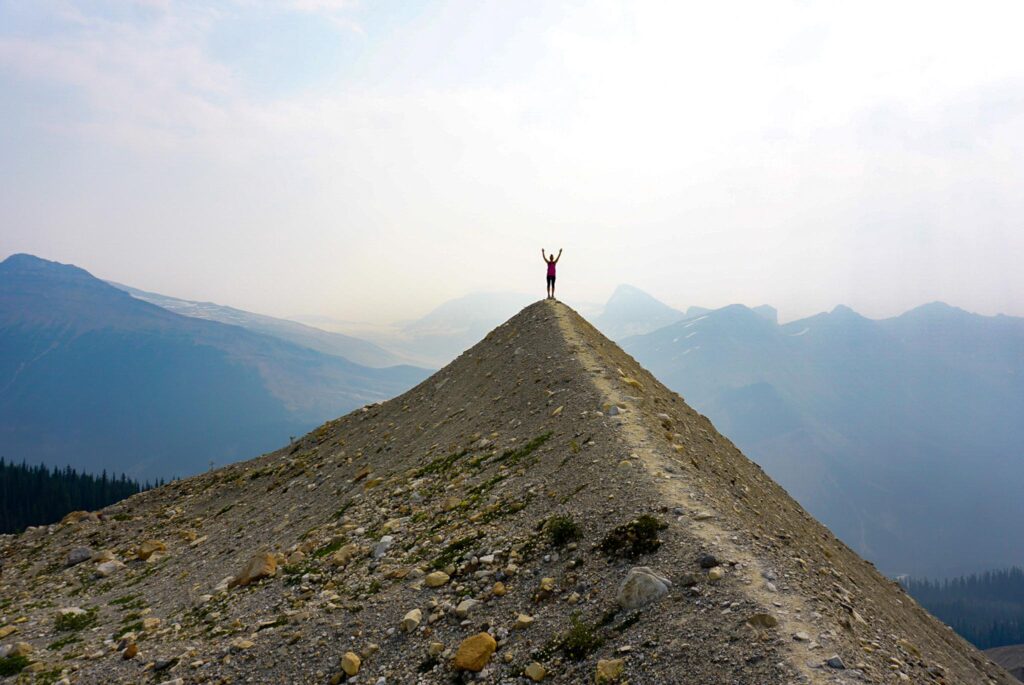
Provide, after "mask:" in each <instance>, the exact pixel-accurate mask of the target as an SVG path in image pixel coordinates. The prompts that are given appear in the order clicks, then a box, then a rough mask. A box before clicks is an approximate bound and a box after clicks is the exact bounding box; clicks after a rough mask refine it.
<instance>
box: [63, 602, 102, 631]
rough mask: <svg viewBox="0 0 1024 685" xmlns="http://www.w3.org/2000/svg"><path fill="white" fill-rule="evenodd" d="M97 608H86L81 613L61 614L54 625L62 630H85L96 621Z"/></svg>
mask: <svg viewBox="0 0 1024 685" xmlns="http://www.w3.org/2000/svg"><path fill="white" fill-rule="evenodd" d="M96 613H97V612H96V608H95V607H93V608H91V609H86V610H85V612H83V613H81V614H60V615H59V616H57V621H56V623H55V624H54V627H55V628H56V629H57V630H58V631H60V632H70V631H79V630H84V629H86V628H88V627H90V626H92V625H93V624H95V623H96V620H97V616H96Z"/></svg>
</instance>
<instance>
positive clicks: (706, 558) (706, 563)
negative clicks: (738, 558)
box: [699, 554, 719, 569]
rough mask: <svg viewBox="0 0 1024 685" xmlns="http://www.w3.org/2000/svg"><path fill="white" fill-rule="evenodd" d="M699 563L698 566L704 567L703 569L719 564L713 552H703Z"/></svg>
mask: <svg viewBox="0 0 1024 685" xmlns="http://www.w3.org/2000/svg"><path fill="white" fill-rule="evenodd" d="M699 563H700V567H701V568H705V569H707V568H714V567H716V566H718V565H719V564H718V559H716V558H715V556H714V555H713V554H705V555H703V556H702V557H701V558H700V562H699Z"/></svg>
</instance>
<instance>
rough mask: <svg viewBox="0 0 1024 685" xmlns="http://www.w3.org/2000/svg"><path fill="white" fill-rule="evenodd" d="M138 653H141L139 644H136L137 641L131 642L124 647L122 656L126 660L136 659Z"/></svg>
mask: <svg viewBox="0 0 1024 685" xmlns="http://www.w3.org/2000/svg"><path fill="white" fill-rule="evenodd" d="M138 653H139V645H138V644H136V643H135V642H129V643H128V646H127V647H125V648H124V651H123V652H121V658H122V659H124V660H125V661H127V660H129V659H134V658H135V655H136V654H138Z"/></svg>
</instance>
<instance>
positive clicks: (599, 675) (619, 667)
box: [594, 659, 626, 683]
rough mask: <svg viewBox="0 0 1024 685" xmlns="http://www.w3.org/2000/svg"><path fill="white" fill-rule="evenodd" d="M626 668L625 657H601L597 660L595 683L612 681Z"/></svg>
mask: <svg viewBox="0 0 1024 685" xmlns="http://www.w3.org/2000/svg"><path fill="white" fill-rule="evenodd" d="M625 670H626V660H625V659H601V660H599V661H598V662H597V672H596V673H595V675H594V680H595V681H596V682H597V683H614V682H615V681H617V680H618V679H619V677H620V676H622V673H623V671H625Z"/></svg>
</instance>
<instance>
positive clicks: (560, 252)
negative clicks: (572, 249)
mask: <svg viewBox="0 0 1024 685" xmlns="http://www.w3.org/2000/svg"><path fill="white" fill-rule="evenodd" d="M561 258H562V248H558V256H557V257H555V264H558V260H559V259H561Z"/></svg>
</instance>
